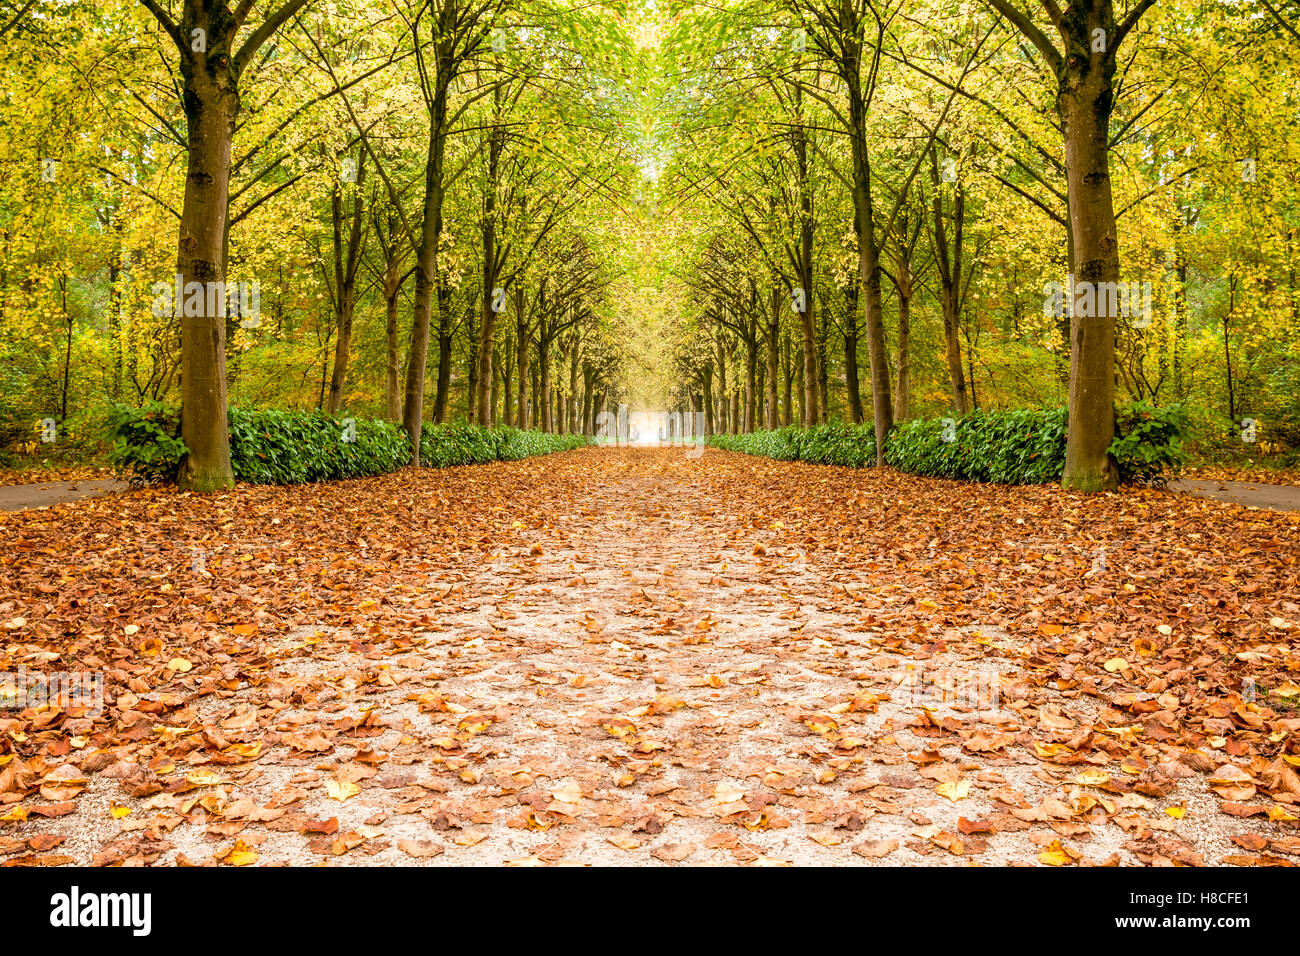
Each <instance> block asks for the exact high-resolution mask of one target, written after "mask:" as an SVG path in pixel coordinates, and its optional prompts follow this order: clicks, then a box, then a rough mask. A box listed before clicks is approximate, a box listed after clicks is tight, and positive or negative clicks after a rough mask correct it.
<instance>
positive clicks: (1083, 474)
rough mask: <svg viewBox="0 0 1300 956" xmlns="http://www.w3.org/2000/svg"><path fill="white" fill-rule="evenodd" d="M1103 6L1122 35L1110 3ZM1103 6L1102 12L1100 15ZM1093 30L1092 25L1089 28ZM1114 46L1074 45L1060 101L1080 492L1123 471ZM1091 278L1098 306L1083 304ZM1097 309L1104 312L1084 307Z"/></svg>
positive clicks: (1070, 472)
mask: <svg viewBox="0 0 1300 956" xmlns="http://www.w3.org/2000/svg"><path fill="white" fill-rule="evenodd" d="M1098 7H1099V8H1103V9H1102V10H1101V12H1102V13H1103V15H1104V19H1105V20H1106V21H1107V22H1105V23H1101V24H1098V26H1099V27H1100V28H1101V29H1104V30H1105V31H1106V35H1107V36H1114V35H1115V31H1114V21H1113V16H1111V15H1110V13H1109V11H1110V4H1109V3H1106V4H1104V5H1103V4H1098ZM1096 15H1097V11H1094V17H1095V16H1096ZM1083 32H1084V35H1085V36H1087V33H1088V31H1083ZM1114 71H1115V61H1114V54H1113V52H1101V53H1098V52H1091V53H1090V52H1089V50H1088V47H1087V46H1084V47H1082V49H1078V48H1072V49H1068V50H1067V55H1066V59H1065V65H1064V67H1063V71H1062V76H1061V77H1060V92H1059V94H1058V96H1057V108H1058V110H1059V112H1060V117H1061V126H1062V129H1064V131H1065V166H1066V176H1067V179H1068V182H1069V199H1070V224H1071V231H1072V233H1073V237H1074V252H1075V262H1076V268H1077V269H1078V272H1077V275H1076V280H1075V294H1076V298H1075V308H1074V309H1072V310H1071V311H1072V316H1071V322H1070V402H1069V426H1068V427H1069V431H1068V433H1067V436H1066V445H1065V473H1064V475H1063V476H1062V479H1061V484H1062V485H1063V486H1064V487H1066V488H1074V489H1077V490H1079V491H1101V490H1105V489H1112V488H1115V487H1116V485H1117V484H1118V481H1119V477H1118V473H1117V472H1116V469H1115V464H1114V462H1113V461H1112V459H1111V457H1110V452H1109V448H1110V444H1111V441H1112V440H1113V439H1114V437H1115V316H1114V314H1113V313H1114V307H1115V297H1114V296H1111V295H1109V294H1098V293H1100V292H1101V291H1102V290H1106V289H1114V288H1116V286H1115V285H1114V283H1118V281H1119V243H1118V241H1117V239H1116V230H1115V209H1114V205H1113V202H1112V197H1111V183H1110V162H1109V155H1108V154H1109V137H1110V115H1111V110H1112V108H1113V106H1114V98H1113V91H1112V87H1111V80H1112V77H1113V75H1114ZM1087 284H1091V288H1092V290H1093V293H1094V294H1093V295H1092V299H1093V302H1094V307H1093V308H1091V309H1081V308H1080V307H1079V306H1080V304H1081V302H1082V295H1083V293H1084V291H1085V290H1086V289H1087V288H1088V286H1087ZM1081 312H1090V313H1098V314H1087V315H1084V314H1081Z"/></svg>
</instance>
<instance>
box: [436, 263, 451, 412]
mask: <svg viewBox="0 0 1300 956" xmlns="http://www.w3.org/2000/svg"><path fill="white" fill-rule="evenodd" d="M450 294H451V290H450V289H448V288H447V284H446V283H445V282H439V283H438V379H437V384H436V385H435V387H434V392H433V421H434V424H435V425H441V424H443V423H444V422H445V421H447V401H448V398H449V393H450V392H451V333H452V328H451V316H450V315H448V314H447V303H448V300H449V298H450Z"/></svg>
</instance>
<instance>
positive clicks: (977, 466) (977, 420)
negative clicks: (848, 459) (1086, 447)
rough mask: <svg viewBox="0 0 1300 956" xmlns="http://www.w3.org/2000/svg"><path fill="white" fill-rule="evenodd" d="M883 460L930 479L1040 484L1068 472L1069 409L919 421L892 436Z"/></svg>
mask: <svg viewBox="0 0 1300 956" xmlns="http://www.w3.org/2000/svg"><path fill="white" fill-rule="evenodd" d="M885 461H886V462H888V463H889V464H890V465H891V466H892V467H894V468H897V469H898V470H899V471H906V472H908V473H909V474H913V475H924V476H926V477H929V478H954V479H957V480H959V481H992V482H997V483H1000V484H1009V485H1041V484H1046V483H1048V482H1052V481H1057V480H1059V479H1060V477H1061V473H1062V471H1064V469H1065V410H1064V409H1059V408H1058V409H1028V408H1025V409H1016V410H1013V411H1005V412H982V411H975V412H972V413H971V414H969V415H967V416H965V417H964V418H960V419H952V418H946V419H944V418H938V419H936V418H917V419H911V420H909V421H906V422H903V423H902V424H900V425H898V426H897V427H896V428H895V429H894V430H893V431H892V432H890V433H889V440H888V441H887V442H886V443H885Z"/></svg>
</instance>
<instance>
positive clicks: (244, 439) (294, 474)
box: [230, 408, 411, 485]
mask: <svg viewBox="0 0 1300 956" xmlns="http://www.w3.org/2000/svg"><path fill="white" fill-rule="evenodd" d="M349 421H350V425H345V424H344V423H345V422H349ZM410 460H411V442H410V439H408V438H407V436H406V433H405V432H404V431H402V429H401V426H399V425H397V424H395V423H393V422H390V421H385V420H383V419H377V418H356V419H338V418H333V417H331V416H329V415H326V414H324V413H322V412H290V411H281V410H279V409H259V410H257V411H246V410H243V409H237V408H232V409H231V410H230V464H231V467H232V468H233V469H234V472H235V478H236V480H238V481H248V482H252V483H253V484H260V485H292V484H301V483H303V482H309V481H335V480H338V479H340V478H368V477H372V476H374V475H384V474H387V473H388V472H390V471H395V470H397V469H398V468H401V467H402V466H403V465H405V464H406V463H407V462H409V461H410Z"/></svg>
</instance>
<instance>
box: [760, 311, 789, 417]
mask: <svg viewBox="0 0 1300 956" xmlns="http://www.w3.org/2000/svg"><path fill="white" fill-rule="evenodd" d="M783 298H784V297H783V296H782V295H781V288H780V286H774V287H773V289H772V301H771V309H772V311H771V314H770V315H769V316H768V319H767V329H766V333H767V334H766V340H767V372H766V374H765V375H764V376H763V377H764V378H765V379H766V383H767V415H766V416H765V417H766V420H767V427H768V429H769V430H771V429H774V428H776V427H777V416H778V415H779V414H780V411H781V410H780V408H778V407H777V404H776V403H777V392H776V386H777V381H778V379H777V377H776V376H777V361H778V358H779V353H778V352H777V348H778V347H779V345H780V342H779V337H780V334H781V302H782V299H783Z"/></svg>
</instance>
